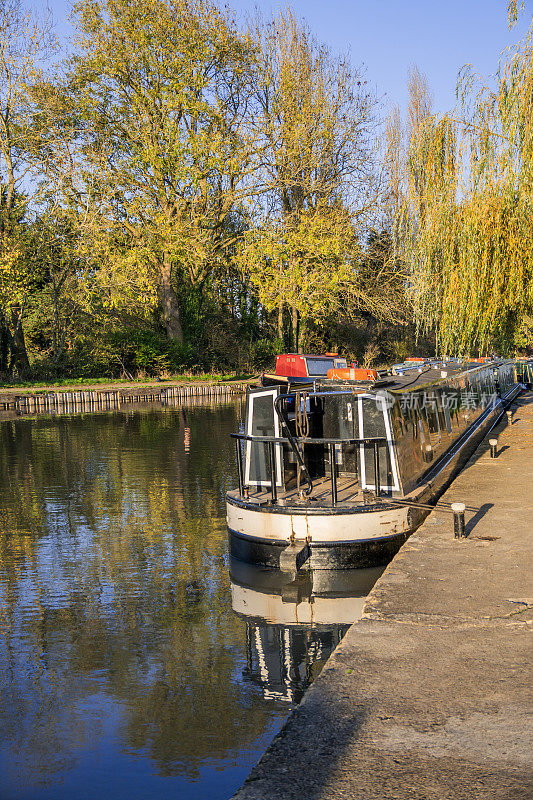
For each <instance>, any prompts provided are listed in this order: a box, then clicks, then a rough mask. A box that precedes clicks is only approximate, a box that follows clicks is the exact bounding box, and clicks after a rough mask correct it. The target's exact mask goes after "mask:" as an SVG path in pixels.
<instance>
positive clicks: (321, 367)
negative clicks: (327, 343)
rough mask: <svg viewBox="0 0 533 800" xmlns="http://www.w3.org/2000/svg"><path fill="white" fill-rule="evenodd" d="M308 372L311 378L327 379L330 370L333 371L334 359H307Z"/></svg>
mask: <svg viewBox="0 0 533 800" xmlns="http://www.w3.org/2000/svg"><path fill="white" fill-rule="evenodd" d="M306 361H307V372H308V374H309V375H310V376H314V377H325V376H326V375H327V374H328V369H333V359H332V358H307V359H306Z"/></svg>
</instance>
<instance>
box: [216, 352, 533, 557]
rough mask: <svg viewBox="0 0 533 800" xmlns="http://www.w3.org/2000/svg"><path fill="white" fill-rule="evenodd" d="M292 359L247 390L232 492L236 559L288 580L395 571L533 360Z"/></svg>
mask: <svg viewBox="0 0 533 800" xmlns="http://www.w3.org/2000/svg"><path fill="white" fill-rule="evenodd" d="M289 358H290V359H292V358H296V355H289V356H286V357H284V358H283V359H281V358H280V359H278V365H279V372H278V368H277V369H276V374H275V375H268V376H265V377H264V379H263V385H261V386H258V387H254V388H251V389H249V391H248V393H247V397H246V414H245V421H244V427H243V430H241V431H240V432H238V433H235V434H233V436H234V437H235V440H236V455H237V465H238V479H239V485H238V488H236V489H234V490H232V491H229V492H228V493H227V495H226V508H227V525H228V535H229V546H230V554H231V556H233V557H234V558H236V559H239V560H242V561H245V562H249V563H253V564H260V565H263V566H265V567H270V568H275V569H282V570H287V571H289V572H290V571H297V570H298V569H299V568H300V567H301V566H302V564H303V563H305V562H308V565H309V566H310V567H311V568H312V569H351V568H371V567H376V566H380V565H383V564H386V563H388V561H389V560H390V559H391V558H392V557H393V556H394V555H395V553H396V552H397V551H398V549H399V548H400V547H401V545H402V544H403V543H404V542H405V541H406V539H407V537H408V536H409V535H410V533H411V532H412V531H413V530H414V529H415V528H416V527H418V525H419V524H420V523H421V521H422V519H423V518H424V516H425V515H426V514H427V513H428V510H430V508H431V506H432V505H434V504H435V502H436V501H437V499H438V497H439V495H440V494H441V493H442V491H443V490H444V488H445V487H446V486H447V485H448V483H449V482H450V481H451V479H452V478H453V477H454V475H455V474H456V473H457V472H458V471H459V470H460V469H461V467H462V466H463V465H464V464H465V463H466V461H467V460H468V458H469V457H470V456H471V454H472V453H473V451H474V450H475V449H476V447H477V446H478V444H479V442H480V441H481V439H482V438H483V437H484V436H485V435H486V434H487V432H488V431H489V430H490V429H491V428H492V427H493V426H494V425H495V424H496V422H497V421H498V419H499V418H500V416H501V414H502V413H503V412H504V410H505V409H506V408H507V407H508V406H509V405H510V404H511V403H512V401H513V399H514V398H515V397H516V396H517V395H518V394H519V393H520V392H521V391H522V390H523V388H524V384H523V383H522V380H523V378H524V375H525V373H526V372H527V370H528V369H530V367H531V363H533V362H531V361H528V362H527V364H525V365H524V363H520V362H517V361H512V360H492V361H486V360H483V361H481V362H480V361H472V362H467V363H462V362H459V361H457V360H440V361H415V362H413V361H409V362H406V363H405V364H403V365H395V368H394V369H390V370H387V371H377V372H376V371H372V370H360V369H359V368H356V367H355V365H352V366H351V367H348V365H347V364H346V361H344V362H341V360H340V359H338V358H337V357H336V356H334V355H332V356H327V357H326V356H321V357H317V356H301V357H300V356H298V358H302V359H304V361H305V362H306V364H305V367H304V366H303V365H302V363H301V362H300V361H299V362H296V361H294V362H293V361H290V360H288V359H289ZM336 362H337V363H336ZM339 362H340V363H339ZM326 367H327V369H326ZM304 369H305V372H306V374H305V375H303V374H297V375H292V374H291V372H292V371H293V370H294V371H296V372H298V373H302V372H304ZM317 372H319V374H318V375H317ZM283 373H285V374H283ZM458 499H459V500H460V498H458Z"/></svg>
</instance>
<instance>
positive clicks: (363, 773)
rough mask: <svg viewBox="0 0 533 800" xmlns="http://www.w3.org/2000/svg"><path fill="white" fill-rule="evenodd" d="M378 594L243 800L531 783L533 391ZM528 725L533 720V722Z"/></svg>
mask: <svg viewBox="0 0 533 800" xmlns="http://www.w3.org/2000/svg"><path fill="white" fill-rule="evenodd" d="M494 435H496V436H498V438H499V448H498V450H499V452H498V457H497V458H496V459H491V458H490V453H489V446H488V441H487V439H485V440H484V442H483V443H482V445H481V446H480V448H479V449H478V450H477V451H476V453H475V454H474V456H473V457H472V459H471V460H470V462H469V464H468V465H467V467H466V468H465V469H464V470H463V472H462V473H461V474H460V475H459V476H458V477H457V478H456V480H455V481H454V482H453V484H452V485H451V487H450V488H449V489H448V490H447V492H446V493H445V494H444V496H443V498H442V500H444V501H447V502H455V501H458V502H464V503H466V505H467V506H475V507H476V508H478V509H480V510H479V512H478V513H476V514H475V515H469V516H468V517H467V534H468V535H467V538H465V539H461V540H457V539H454V536H453V525H452V519H451V517H450V515H448V514H444V513H441V512H432V513H431V514H430V516H429V517H428V518H427V519H426V521H425V523H424V524H423V525H422V526H421V528H420V529H419V530H418V531H417V532H416V533H415V534H414V535H413V536H412V537H411V538H410V539H409V541H408V542H407V544H405V545H404V547H403V548H402V549H401V550H400V552H399V554H398V555H397V556H396V557H395V558H394V560H393V561H392V562H391V564H390V565H389V567H388V568H387V570H386V571H385V573H384V574H383V576H382V578H381V579H380V580H379V581H378V583H377V584H376V586H375V587H374V590H373V591H372V592H371V594H370V596H369V598H368V600H367V602H366V605H365V608H364V612H363V618H362V619H361V621H360V622H358V623H355V624H354V625H353V626H352V627H351V628H350V630H349V631H348V633H347V634H346V636H345V638H344V639H343V641H342V642H341V644H340V645H339V647H338V648H337V649H336V651H335V653H334V654H333V656H332V657H331V658H330V660H329V662H328V664H327V665H326V667H325V668H324V670H323V672H322V673H321V675H320V676H319V677H318V678H317V680H316V682H315V683H314V684H313V686H312V687H311V689H310V690H309V691H308V693H307V694H306V696H305V697H304V700H303V702H302V704H301V705H300V706H299V707H298V708H297V709H296V711H295V712H294V713H293V715H292V716H291V718H290V719H289V721H288V722H287V724H286V725H285V726H284V728H283V729H282V731H281V732H280V734H279V735H278V736H277V737H276V739H275V740H274V741H273V743H272V745H271V746H270V747H269V749H268V750H267V752H266V753H265V754H264V756H263V757H262V759H261V760H260V762H259V763H258V764H257V766H256V767H255V768H254V769H253V770H252V772H251V774H250V776H249V777H248V779H247V781H246V783H245V784H244V786H243V787H242V788H241V789H240V790H239V791H238V792H237V794H236V795H235V800H271V798H272V800H274V799H275V800H289V799H290V800H292V799H293V798H306V800H326V798H328V800H331V799H332V798H343V800H344V799H346V800H348V798H350V799H351V798H357V799H358V800H359V799H360V800H370V798H372V799H373V800H378V798H379V800H381V799H382V798H394V800H407V799H408V798H409V800H427V798H435V799H437V798H439V799H440V798H446V800H462V798H473V800H481V799H483V800H488V798H491V799H501V800H504V798H505V800H511V798H512V800H518V799H519V798H520V799H522V798H523V800H526V798H530V797H531V796H532V792H533V781H532V780H531V776H532V770H531V757H530V752H531V739H532V737H531V733H532V731H531V724H530V720H531V716H530V714H529V715H528V711H529V712H531V689H530V686H531V672H530V653H531V632H532V626H533V587H532V583H531V563H532V539H533V537H532V529H533V521H532V520H533V394H532V393H531V392H530V393H528V394H526V395H523V396H522V397H521V398H520V399H519V401H518V403H517V404H516V406H515V407H514V410H513V413H512V415H511V416H510V418H509V417H506V418H504V420H503V421H502V423H501V424H500V425H499V426H498V427H497V428H496V429H495V431H494V432H493V433H492V434H491V436H494ZM528 722H529V724H528Z"/></svg>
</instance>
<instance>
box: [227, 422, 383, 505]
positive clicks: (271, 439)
mask: <svg viewBox="0 0 533 800" xmlns="http://www.w3.org/2000/svg"><path fill="white" fill-rule="evenodd" d="M230 436H231V437H232V438H233V439H235V445H236V453H237V467H238V478H239V494H240V495H241V496H243V495H244V489H245V488H247V487H245V483H244V470H243V464H242V451H241V446H240V442H241V441H246V442H255V443H256V444H266V445H268V453H269V462H270V493H271V501H272V503H276V502H277V485H276V465H275V456H274V447H275V445H276V444H290V445H291V446H293V442H294V444H296V446H298V444H302V445H305V444H323V445H327V446H328V448H329V454H330V469H331V504H332V506H336V505H337V477H338V475H337V462H336V457H335V447H336V445H338V444H355V445H359V446H360V445H363V446H366V445H372V448H373V454H374V486H375V492H374V493H375V495H376V497H381V478H380V466H379V446H380V445H381V444H385V445H388V444H390V443H391V441H392V440H389V439H387V437H386V436H367V437H364V438H353V439H342V438H336V439H332V438H327V439H325V438H323V439H317V438H314V437H304V436H294V437H292V440H293V441H291V439H289V438H287V437H284V436H254V435H253V434H246V433H231V434H230ZM297 452H298V453H299V452H300V451H299V448H298V450H297ZM306 471H307V470H306ZM309 480H310V479H309ZM310 491H312V483H311V489H310ZM310 491H308V492H307V494H310Z"/></svg>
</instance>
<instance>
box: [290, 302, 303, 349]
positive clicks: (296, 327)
mask: <svg viewBox="0 0 533 800" xmlns="http://www.w3.org/2000/svg"><path fill="white" fill-rule="evenodd" d="M291 321H292V341H293V345H294V352H295V353H300V352H302V351H301V348H300V315H299V314H298V309H297V308H293V309H292V311H291Z"/></svg>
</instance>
